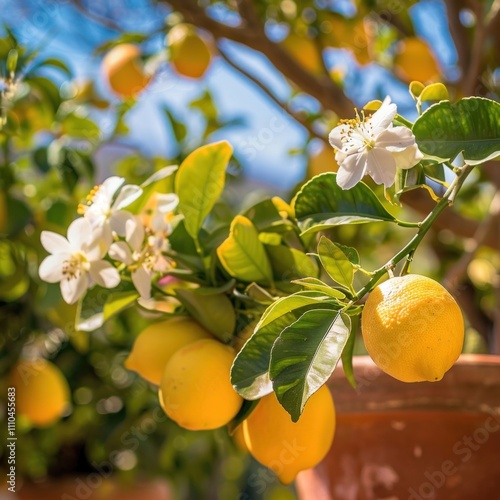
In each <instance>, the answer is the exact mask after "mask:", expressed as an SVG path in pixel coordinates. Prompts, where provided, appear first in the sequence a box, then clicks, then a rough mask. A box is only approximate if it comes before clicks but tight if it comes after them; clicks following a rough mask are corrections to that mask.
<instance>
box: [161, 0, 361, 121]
mask: <svg viewBox="0 0 500 500" xmlns="http://www.w3.org/2000/svg"><path fill="white" fill-rule="evenodd" d="M167 3H169V4H170V6H171V7H172V8H173V9H175V10H177V11H178V12H179V13H181V14H182V15H183V16H184V18H185V20H186V21H187V22H189V23H192V24H194V25H196V26H198V27H200V28H203V29H206V30H207V31H209V32H210V33H211V34H212V35H213V36H214V38H215V39H221V38H227V39H228V40H232V41H234V42H238V43H241V44H244V45H246V46H247V47H250V48H251V49H254V50H256V51H258V52H261V53H262V54H264V55H265V56H266V57H267V58H268V59H269V60H270V61H271V63H272V64H273V65H274V66H275V67H276V69H277V70H278V71H280V72H281V73H282V74H283V75H284V76H285V77H286V78H288V79H289V80H290V81H291V82H293V83H294V84H295V85H296V86H297V87H298V88H300V89H301V90H303V91H304V92H306V93H308V94H310V95H311V96H313V97H314V98H315V99H317V100H318V101H319V102H320V104H321V105H322V106H323V108H325V109H328V110H331V111H334V112H335V113H336V114H337V115H338V116H342V117H348V116H351V115H352V113H353V108H354V105H353V103H352V102H351V101H350V99H348V98H347V97H346V96H345V95H344V93H343V91H342V89H341V88H340V87H339V86H338V85H336V84H335V83H334V82H332V80H331V79H330V78H329V77H326V76H324V77H321V78H319V77H318V78H317V77H315V76H314V75H312V74H310V73H309V72H307V71H306V70H305V69H304V68H303V67H302V66H301V65H300V64H299V63H298V62H297V61H295V59H293V57H292V56H291V55H290V54H289V53H288V52H287V51H285V50H284V49H283V48H282V47H281V46H280V45H278V44H277V43H274V42H272V41H271V40H269V39H268V38H267V36H266V34H265V30H264V26H263V25H262V23H259V27H253V28H252V29H248V28H246V27H245V26H244V25H243V24H240V25H239V26H229V25H227V24H223V23H220V22H219V21H216V20H215V19H212V18H211V17H209V16H208V15H207V13H206V12H205V11H204V10H203V8H201V7H199V5H198V4H197V2H196V1H195V0H168V2H167Z"/></svg>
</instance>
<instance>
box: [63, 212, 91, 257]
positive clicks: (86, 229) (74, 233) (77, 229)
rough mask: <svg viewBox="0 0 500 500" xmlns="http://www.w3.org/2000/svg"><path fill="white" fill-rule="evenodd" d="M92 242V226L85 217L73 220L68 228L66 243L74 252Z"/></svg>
mask: <svg viewBox="0 0 500 500" xmlns="http://www.w3.org/2000/svg"><path fill="white" fill-rule="evenodd" d="M91 240H92V226H91V225H90V222H89V221H88V220H87V219H86V218H85V217H80V218H79V219H75V220H74V221H73V222H72V223H71V224H70V225H69V227H68V241H69V242H70V244H71V246H72V247H73V249H75V250H80V249H83V248H84V247H85V246H86V245H87V243H89V242H90V241H91Z"/></svg>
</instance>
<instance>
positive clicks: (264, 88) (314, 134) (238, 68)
mask: <svg viewBox="0 0 500 500" xmlns="http://www.w3.org/2000/svg"><path fill="white" fill-rule="evenodd" d="M218 50H219V54H220V56H221V57H222V59H224V61H226V63H227V64H229V66H231V67H232V68H233V69H235V70H236V71H238V72H239V73H241V74H242V75H243V76H244V77H245V78H247V79H248V80H250V81H251V82H252V83H253V84H254V85H256V86H257V87H258V88H259V89H260V90H261V91H262V92H263V93H264V94H265V95H266V96H267V97H268V98H269V99H271V101H273V102H274V103H275V104H276V105H277V106H279V107H280V108H281V109H282V110H283V111H285V113H287V114H288V115H289V116H290V117H292V118H293V119H294V120H295V121H297V122H298V123H299V124H300V125H302V126H303V127H304V128H305V129H306V130H307V131H308V132H309V134H310V135H311V136H312V137H316V138H317V139H321V140H322V141H323V142H324V143H325V144H328V141H327V139H326V138H325V137H324V136H323V135H321V134H318V133H317V132H316V131H315V130H314V129H313V127H312V126H311V124H310V123H309V122H307V121H306V120H304V119H303V118H302V117H301V116H299V115H298V114H296V113H294V112H293V111H292V110H291V109H290V108H289V107H288V106H287V105H286V104H285V103H283V102H282V101H281V100H280V99H278V97H276V95H274V93H273V92H272V91H271V90H270V89H269V88H268V87H267V86H266V85H264V84H263V83H262V82H261V81H260V80H259V79H258V78H256V77H255V76H253V75H252V74H251V73H249V72H248V71H247V70H246V69H244V68H242V67H241V66H240V65H239V64H238V63H236V62H235V61H233V60H232V59H231V58H230V57H229V56H228V55H227V53H226V52H225V51H224V50H223V49H221V48H220V47H219V48H218Z"/></svg>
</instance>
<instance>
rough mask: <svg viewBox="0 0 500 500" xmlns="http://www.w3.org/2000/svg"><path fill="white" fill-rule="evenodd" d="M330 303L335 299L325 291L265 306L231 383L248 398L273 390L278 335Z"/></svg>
mask: <svg viewBox="0 0 500 500" xmlns="http://www.w3.org/2000/svg"><path fill="white" fill-rule="evenodd" d="M327 304H332V302H331V300H330V298H329V297H328V296H325V295H324V294H321V293H317V292H299V293H296V294H293V295H290V296H288V297H282V298H280V299H278V300H276V302H274V303H273V304H272V305H270V306H269V307H268V308H267V309H266V311H265V312H264V314H263V315H262V317H261V319H260V321H259V323H258V324H257V326H256V327H255V331H254V334H253V335H252V336H251V337H250V339H249V340H248V341H247V343H246V344H245V346H244V347H243V349H242V350H241V351H240V352H239V353H238V355H237V356H236V359H235V360H234V363H233V367H232V369H231V383H232V384H233V385H234V387H235V388H236V390H237V391H238V392H239V393H240V394H241V395H242V396H243V397H244V398H245V399H251V400H253V399H259V398H261V397H263V396H265V395H267V394H270V393H271V392H272V390H273V388H272V383H271V380H270V378H269V362H270V359H271V348H272V345H273V343H274V342H275V340H276V339H277V338H278V336H279V334H280V333H281V332H282V331H283V330H284V329H285V328H286V327H287V326H289V325H291V324H292V323H293V322H295V321H296V320H297V319H298V318H299V317H300V316H302V314H303V313H304V312H306V311H308V310H309V309H318V308H319V307H323V308H325V307H326V305H327Z"/></svg>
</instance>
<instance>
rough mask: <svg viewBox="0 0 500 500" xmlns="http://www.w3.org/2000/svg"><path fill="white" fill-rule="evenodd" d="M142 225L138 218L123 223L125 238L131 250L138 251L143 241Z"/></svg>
mask: <svg viewBox="0 0 500 500" xmlns="http://www.w3.org/2000/svg"><path fill="white" fill-rule="evenodd" d="M144 234H145V232H144V226H143V225H142V222H140V221H139V220H138V219H132V220H129V221H127V223H126V224H125V239H126V240H127V242H128V244H129V245H130V246H131V248H132V250H135V251H136V252H138V251H139V250H140V249H141V248H142V244H143V243H144Z"/></svg>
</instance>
